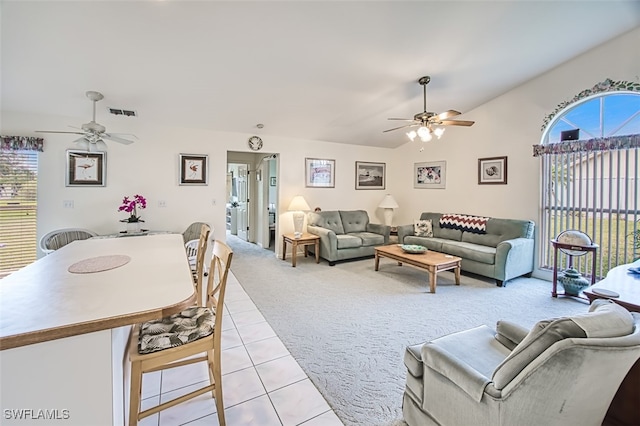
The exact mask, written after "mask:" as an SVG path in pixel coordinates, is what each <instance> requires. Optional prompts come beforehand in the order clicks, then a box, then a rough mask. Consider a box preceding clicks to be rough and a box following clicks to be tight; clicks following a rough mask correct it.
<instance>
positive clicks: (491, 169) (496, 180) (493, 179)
mask: <svg viewBox="0 0 640 426" xmlns="http://www.w3.org/2000/svg"><path fill="white" fill-rule="evenodd" d="M506 184H507V157H488V158H478V185H506Z"/></svg>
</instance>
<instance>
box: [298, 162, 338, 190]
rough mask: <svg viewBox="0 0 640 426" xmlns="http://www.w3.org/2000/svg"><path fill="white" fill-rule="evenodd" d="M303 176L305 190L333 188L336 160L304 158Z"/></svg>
mask: <svg viewBox="0 0 640 426" xmlns="http://www.w3.org/2000/svg"><path fill="white" fill-rule="evenodd" d="M304 176H305V181H306V182H305V186H306V187H307V188H335V186H336V184H335V178H336V160H324V159H320V158H305V159H304Z"/></svg>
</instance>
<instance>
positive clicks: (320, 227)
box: [307, 210, 391, 266]
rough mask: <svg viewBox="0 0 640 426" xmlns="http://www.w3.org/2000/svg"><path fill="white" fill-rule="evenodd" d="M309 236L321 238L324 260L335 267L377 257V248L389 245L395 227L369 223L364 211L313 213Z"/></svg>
mask: <svg viewBox="0 0 640 426" xmlns="http://www.w3.org/2000/svg"><path fill="white" fill-rule="evenodd" d="M307 232H308V233H310V234H314V235H318V236H320V257H322V258H323V259H326V260H327V261H328V262H329V265H330V266H333V265H335V263H336V262H337V261H341V260H351V259H358V258H363V257H371V256H373V255H374V254H375V252H374V247H375V246H381V245H384V244H389V234H390V232H391V227H390V226H387V225H381V224H375V223H369V215H368V214H367V212H366V211H364V210H334V211H326V212H312V213H309V214H308V216H307Z"/></svg>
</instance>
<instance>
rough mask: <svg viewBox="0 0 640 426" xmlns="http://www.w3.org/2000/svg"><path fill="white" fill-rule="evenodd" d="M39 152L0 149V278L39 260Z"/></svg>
mask: <svg viewBox="0 0 640 426" xmlns="http://www.w3.org/2000/svg"><path fill="white" fill-rule="evenodd" d="M37 184H38V152H37V151H14V150H0V225H1V226H0V278H2V277H4V276H6V275H8V274H10V273H11V272H13V271H16V270H18V269H20V268H22V267H23V266H26V265H28V264H29V263H31V262H33V261H35V260H36V256H37V239H36V212H37V200H38V198H37V188H38V185H37Z"/></svg>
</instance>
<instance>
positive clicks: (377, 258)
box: [374, 252, 380, 271]
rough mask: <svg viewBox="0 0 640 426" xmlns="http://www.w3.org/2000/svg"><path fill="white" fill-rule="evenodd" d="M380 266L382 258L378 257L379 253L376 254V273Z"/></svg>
mask: <svg viewBox="0 0 640 426" xmlns="http://www.w3.org/2000/svg"><path fill="white" fill-rule="evenodd" d="M379 264H380V256H379V255H378V252H376V264H375V268H374V271H377V270H378V265H379Z"/></svg>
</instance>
